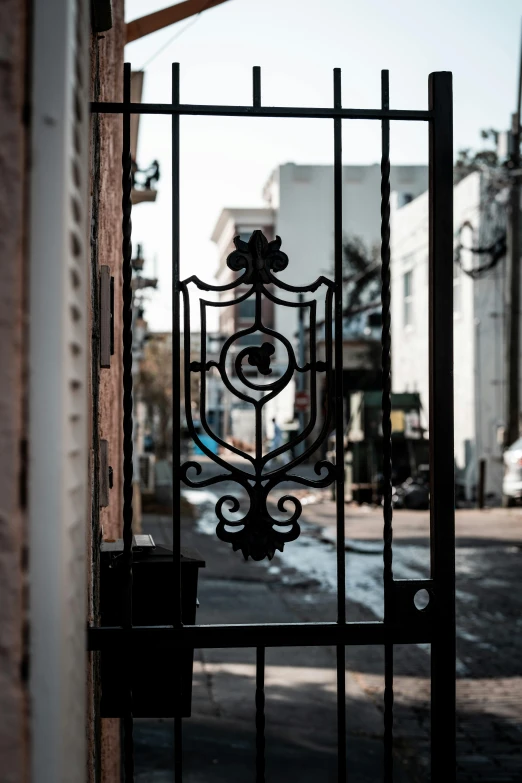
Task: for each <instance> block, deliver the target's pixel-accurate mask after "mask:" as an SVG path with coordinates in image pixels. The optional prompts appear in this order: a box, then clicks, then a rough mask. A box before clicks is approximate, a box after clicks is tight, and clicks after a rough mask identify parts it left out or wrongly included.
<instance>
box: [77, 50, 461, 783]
mask: <svg viewBox="0 0 522 783" xmlns="http://www.w3.org/2000/svg"><path fill="white" fill-rule="evenodd" d="M130 76H131V71H130V65H128V64H127V65H125V72H124V94H123V101H122V102H121V103H93V104H92V105H91V110H92V111H93V112H104V113H117V114H120V115H121V116H122V123H123V175H122V176H123V179H122V181H123V237H124V240H123V292H124V296H123V357H124V379H123V386H124V389H123V394H124V396H123V404H124V423H123V429H124V498H125V503H124V520H123V531H124V545H125V548H124V562H125V564H126V567H125V569H124V570H123V573H124V579H123V584H122V600H123V606H124V613H123V617H124V621H123V625H122V627H91V628H89V634H88V644H89V649H90V650H108V649H111V650H117V651H119V653H120V654H121V657H122V666H126V667H127V683H128V688H127V698H126V707H125V718H124V729H125V742H124V769H125V779H126V780H132V779H133V774H134V772H133V770H134V766H133V742H132V723H133V721H132V692H131V677H130V663H129V661H130V655H129V650H131V649H132V650H135V651H139V650H140V649H145V648H150V647H151V646H158V647H168V648H169V649H171V650H172V652H173V661H174V663H175V662H176V659H177V656H178V655H179V654H181V652H182V651H183V650H184V649H185V650H186V649H192V648H210V647H215V648H219V647H221V648H226V647H252V648H256V694H255V708H256V718H255V729H256V781H258V783H261V781H264V780H265V759H264V754H265V733H264V732H265V715H264V704H265V680H264V673H265V651H266V648H267V647H282V646H334V647H335V648H336V657H337V731H338V781H339V783H343V782H344V781H346V779H347V771H346V705H345V685H346V683H345V648H346V646H347V645H380V646H382V647H383V648H384V652H385V671H384V675H385V688H384V732H383V738H384V751H385V752H384V769H383V779H384V781H386V783H391V781H392V779H393V650H394V645H396V644H419V643H430V644H431V650H432V653H431V665H432V690H431V692H432V697H431V700H432V701H431V704H432V762H431V768H432V780H433V782H434V783H438V781H441V780H443V779H444V780H445V781H448V783H450V782H451V781H452V780H455V610H454V598H455V563H454V543H455V542H454V485H453V481H454V478H453V465H454V462H453V380H452V361H453V359H452V356H453V344H452V343H453V335H452V330H453V318H452V306H451V303H452V296H453V282H452V281H453V269H452V263H453V261H452V247H453V226H452V222H453V203H452V199H453V184H452V166H453V151H452V87H451V74H450V73H434V74H431V75H430V78H429V108H428V110H426V111H419V110H414V111H408V110H393V109H390V106H389V84H388V72H387V71H383V72H382V84H381V88H382V90H381V96H382V97H381V108H380V109H347V108H343V106H342V101H341V72H340V70H339V69H335V70H334V79H333V97H334V100H333V106H332V108H326V109H325V108H294V107H264V106H262V104H261V71H260V69H259V68H257V67H256V68H254V71H253V102H252V106H198V105H188V104H180V92H179V65H177V64H175V65H173V68H172V102H171V103H169V104H143V103H142V104H133V103H131V102H130ZM131 114H158V115H165V114H166V115H170V116H171V118H172V375H173V384H172V385H173V443H174V444H176V443H178V444H179V442H180V420H179V410H180V358H181V351H180V315H181V299H182V298H183V299H184V305H185V306H184V326H185V329H184V331H185V339H186V340H187V339H188V340H190V297H189V286H190V285H195V286H196V288H197V289H198V290H200V291H214V292H223V291H230V292H231V294H233V289H234V288H237V287H238V286H239V285H241V286H243V285H249V286H250V288H249V290H248V291H247V292H246V293H243V294H241V295H240V296H236V297H234V296H232V298H231V299H230V300H228V301H225V303H223V302H215V301H211V300H204V299H202V300H201V304H200V307H201V325H202V332H204V330H205V327H206V308H207V307H208V306H225V305H226V306H230V305H232V306H235V305H237V304H238V303H239V302H240V301H245V300H246V299H248V298H249V297H254V299H255V302H256V305H255V313H256V315H255V321H254V325H253V326H252V327H250V328H248V329H245V330H243V331H242V334H243V336H248V335H250V334H253V333H254V332H255V331H260V332H261V333H262V334H264V335H266V336H267V341H266V342H265V343H264V344H263V345H262V346H261V347H259V346H254V345H252V346H246V347H245V348H244V349H243V350H241V351H240V352H239V353H238V354H237V355H236V359H235V369H236V374H237V375H238V376H242V377H243V379H244V380H246V378H245V376H244V375H242V362H243V361H244V360H247V361H248V362H250V364H251V365H252V366H254V367H257V369H258V371H261V374H265V375H268V374H270V356H271V355H272V351H271V349H270V346H271V345H272V342H273V340H275V339H279V340H282V342H283V344H284V345H285V348H286V350H287V352H288V370H287V375H285V374H283V376H282V377H281V378H279V379H276V380H275V381H273V382H272V384H271V385H270V384H269V385H268V387H267V388H268V389H269V395H268V396H270V394H277V393H278V391H280V390H281V388H283V386H284V384H285V383H286V382H287V380H288V379H289V378H290V376H292V375H293V374H294V373H296V372H310V373H311V377H313V378H315V374H316V373H317V372H324V373H325V376H326V378H327V389H328V395H327V396H328V413H327V415H326V416H325V422H324V426H323V429H322V431H321V433H320V436H319V439H316V442H315V443H314V446H316V445H317V440H321V439H324V438H325V437H326V435H327V432H328V429H329V421H330V420H331V417H332V413H333V412H335V431H336V449H335V454H336V460H335V464H333V463H331V462H328V461H326V460H321V461H319V462H318V463H317V465H316V474H317V476H318V479H317V481H315V480H310V479H306V478H304V477H302V476H301V477H299V476H297V477H296V476H295V475H294V474H289V473H288V471H289V470H290V469H294V468H297V467H298V465H299V464H300V463H301V462H302V461H303V460H304V459H305V458H306V457H307V456H309V454H310V453H311V452H312V451H313V450H314V449H313V448H308V449H307V450H306V451H305V452H304V454H301V455H300V456H298V457H294V458H293V460H292V461H291V463H290V464H289V465H286V466H283V468H277V467H276V468H273V469H271V470H268V471H267V472H264V471H265V468H266V465H267V463H269V461H270V458H273V457H274V456H275V455H277V454H278V453H281V451H282V449H277V450H274V451H273V452H272V453H271V454H268V455H267V454H263V452H262V444H261V441H260V437H261V431H260V430H261V428H260V426H259V422H260V417H261V415H262V413H261V412H262V407H263V405H264V402H263V398H261V399H260V400H258V401H257V402H255V403H254V407H255V410H256V432H257V442H256V451H255V456H253V457H252V456H250V455H247V457H246V458H247V461H249V462H250V464H251V465H252V468H253V473H247V472H245V471H241V470H240V469H237V468H236V467H232V466H231V465H230V464H229V463H227V462H226V460H223V459H222V458H221V457H216V455H214V454H212V453H211V452H210V451H209V450H208V449H206V447H205V445H204V444H203V443H202V442H201V440H200V439H199V437H198V435H197V432H196V430H195V428H194V424H193V422H192V420H191V415H190V410H187V413H188V416H187V421H188V423H189V427H190V430H191V433H192V436H193V438H194V440H195V441H196V442H199V446H200V448H201V449H202V450H203V452H205V453H207V454H208V456H210V457H211V458H212V459H213V460H214V461H215V462H217V463H218V464H220V465H221V467H223V468H224V470H225V471H227V473H225V474H222V475H220V476H217V477H212V478H211V479H203V480H201V481H199V482H198V481H196V479H195V477H194V474H193V473H192V472H191V471H195V473H196V476H198V475H200V473H201V467H200V465H199V464H198V463H197V462H195V461H190V462H188V463H185V464H184V465H180V464H179V460H177V459H174V461H173V463H174V470H173V473H174V488H175V489H176V488H177V487H178V486H179V482H180V481H184V482H185V483H186V484H188V485H189V486H208V485H209V484H211V483H212V484H214V483H217V482H219V481H220V480H223V479H227V480H230V477H232V478H233V480H234V481H236V482H237V483H238V485H239V486H241V487H243V489H245V490H246V493H247V495H248V496H249V499H250V508H249V511H248V513H247V515H246V516H245V518H244V519H243V520H242V522H243V523H244V526H243V530H242V534H238V533H237V532H236V533H229V532H227V531H226V530H225V524H226V525H230V521H229V520H228V519H227V518H225V517H224V516H223V514H222V511H221V509H222V506H223V504H224V503H225V502H226V501H228V502H229V503H230V504H231V508H230V509H229V510H232V511H233V512H234V511H236V512H237V511H238V509H239V502H238V500H237V498H234V497H232V496H228V497H227V496H225V497H223V498H221V499H220V501H219V502H218V504H217V506H216V514H217V519H218V535H219V536H220V537H221V538H223V539H224V540H229V541H230V543H232V545H233V547H234V549H241V550H242V551H243V554H244V555H245V556H246V557H248V556H252V557H254V559H261V558H262V557H265V556H268V557H272V556H273V554H274V551H275V550H276V549H281V550H282V548H283V546H284V545H285V543H288V545H289V546H291V541H292V540H293V539H294V538H296V537H297V536H298V535H299V525H298V519H299V515H300V503H299V501H298V500H297V498H292V497H291V496H285V497H283V498H280V499H279V510H280V511H285V503H286V502H288V501H291V502H292V504H293V512H292V516H291V518H290V520H289V521H288V520H286V525H288V524H290V527H291V530H290V533H289V534H287V535H282V534H281V532H280V531H277V530H275V529H274V528H277V527H278V525H282V524H284V523H283V522H281V521H278V520H276V519H274V518H272V516H271V514H270V512H269V510H268V507H267V496H268V493H269V492H270V491H271V490H272V489H273V488H274V486H276V484H277V483H279V482H281V481H282V480H285V479H288V477H290V478H292V480H296V481H297V482H298V483H301V484H304V485H309V486H310V485H311V486H327V485H328V484H329V483H332V482H335V485H336V513H337V524H336V533H337V546H336V551H337V621H336V622H324V623H293V624H280V623H267V624H247V625H221V624H213V625H194V626H189V625H186V626H183V624H182V616H181V599H180V595H181V567H180V554H181V552H180V525H179V520H180V503H179V500H180V494H179V493H178V492H176V491H174V493H173V495H174V500H173V514H172V531H173V549H174V558H173V568H174V577H175V578H174V584H175V585H176V586H178V587H177V592H176V594H175V595H174V596H173V600H174V621H173V625H172V626H154V627H136V626H133V625H132V494H131V491H129V487H130V488H132V352H131V341H132V331H131V329H132V326H131V321H129V316H130V303H131V299H130V298H129V297H130V292H131V250H130V248H131V244H130V243H131V197H130V184H129V183H130V171H131V152H130V115H131ZM181 115H200V116H230V117H236V116H242V117H248V116H250V117H289V118H311V117H316V118H317V117H318V118H328V119H331V120H332V121H333V142H334V245H335V254H334V278H333V280H329V279H328V278H325V277H321V278H319V279H318V280H317V281H315V282H313V283H311V284H310V285H308V286H289V285H288V284H286V283H284V282H283V281H281V280H279V279H278V278H277V272H278V271H280V270H281V269H283V268H284V266H286V263H288V259H287V257H286V255H285V253H284V250H281V240H280V239H279V238H277V239H276V240H274V241H273V242H271V243H268V242H267V241H266V239H265V238H264V237H263V236H262V235H261V233H260V232H255V233H254V234H253V236H252V237H251V240H250V242H249V243H248V244H246V243H243V242H241V240H239V238H238V239H237V240H236V251H235V252H234V253H232V254H231V256H229V266H230V267H231V268H232V269H233V270H235V271H238V272H241V274H240V277H239V278H238V279H236V280H234V281H233V282H232V283H231V284H230V285H225V286H212V285H209V284H208V283H205V282H204V281H201V280H199V279H198V278H196V277H191V278H188V279H187V280H184V281H181V280H180V246H179V231H180V212H179V185H180V176H179V175H180V165H179V164H180V134H179V125H180V116H181ZM347 119H353V120H357V119H371V120H378V121H380V122H381V132H382V137H381V141H382V151H381V280H382V285H381V303H382V315H383V319H382V321H383V326H382V429H383V464H384V468H383V473H384V503H383V569H384V570H383V575H384V619H383V621H382V622H381V621H372V622H347V621H346V581H345V545H344V544H345V542H344V536H345V527H344V444H343V434H344V420H343V419H344V417H343V407H344V405H343V399H344V395H343V378H342V372H341V371H339V370H340V368H341V367H342V364H343V314H342V310H343V307H342V122H343V120H347ZM393 120H409V121H422V122H428V123H429V128H430V158H429V168H430V182H429V201H430V227H429V237H430V257H429V273H430V294H429V296H430V307H429V323H430V370H429V372H430V430H429V434H430V468H431V471H430V472H431V478H430V480H431V493H430V495H431V504H430V506H431V508H430V520H431V543H430V548H431V578H430V579H425V580H419V579H416V580H396V579H394V578H393V568H392V554H393V552H392V514H393V510H392V502H391V499H392V485H391V478H392V474H391V465H392V452H391V398H390V395H391V324H390V225H389V222H390V205H389V200H390V151H389V140H390V121H393ZM283 240H284V238H283ZM283 247H284V245H283ZM291 261H292V259H290V263H291ZM242 270H244V271H243V272H242ZM322 286H323V287H324V288H325V307H326V314H327V315H330V314H331V313H332V310H333V333H332V319H331V318H325V321H327V322H328V325H327V326H326V357H325V361H318V360H317V357H316V355H315V353H314V352H313V351H312V352H311V354H310V361H309V362H308V363H307V365H306V367H303V366H299V365H298V364H297V360H296V358H295V355H294V352H293V348H292V346H291V345H290V343H289V342H288V340H286V338H284V336H283V335H281V334H278V333H277V332H275V331H274V330H272V329H269V328H267V327H265V326H264V325H263V324H262V319H261V307H260V299H261V297H262V296H265V297H267V298H269V299H271V301H272V302H273V303H274V305H275V306H278V307H281V306H292V307H300V306H304V307H308V308H309V309H310V314H311V319H312V323H313V319H314V318H315V303H314V301H313V300H310V301H306V302H304V301H301V302H299V301H293V300H288V299H286V300H285V299H283V298H281V297H280V296H278V295H276V294H275V293H274V291H275V290H276V289H277V288H278V287H279V288H282V289H286V291H288V292H291V293H297V292H301V293H305V292H306V293H309V294H310V293H315V292H316V291H317V290H318V289H319V288H320V287H322ZM311 333H312V330H311V329H310V334H311ZM239 334H240V333H236V334H235V335H233V336H232V337H231V338H230V339H229V340H228V341H227V343H226V344H225V346H224V347H223V349H222V352H221V355H220V358H219V361H217V362H215V361H207V356H206V347H205V345H204V340H202V354H201V357H200V361H199V362H192V361H191V359H190V350H185V360H186V367H185V369H186V372H185V383H186V384H187V386H186V392H187V393H186V394H185V397H186V399H188V403H189V405H190V373H191V372H192V373H199V375H200V379H201V387H202V399H203V404H202V407H203V409H204V406H205V389H206V374H207V372H208V371H209V370H211V369H212V368H215V369H217V371H218V372H219V375H220V377H221V379H222V381H223V382H224V383H225V385H226V386H227V388H229V389H230V388H231V385H230V379H229V378H227V367H226V364H227V362H226V354H227V351H228V349H229V348H230V346H231V344H232V342H233V341H234V340H236V339H237V338H238V335H239ZM268 338H270V339H268ZM129 340H130V342H129ZM285 341H286V342H285ZM267 346H268V347H267ZM188 347H189V348H190V344H189V345H188ZM272 347H273V346H272ZM314 350H315V349H314ZM245 385H246V386H247V387H250V388H251V389H253V390H256V391H260V389H261V388H264V387H263V385H262V384H254V383H253V382H250V381H248V382H247V383H246V384H245ZM233 391H234V393H236V394H237V390H233ZM249 401H250V400H249ZM435 401H436V405H435V404H434V402H435ZM314 405H315V401H314ZM312 416H315V409H314V410H313V412H312ZM203 420H204V425H203V426H204V428H205V430H206V432H207V433H209V434H211V436H212V437H214V438H216V436H215V433H213V432H212V430H211V429H210V427H209V425H208V422H207V421H206V420H205V414H204V415H203ZM312 429H313V427H309V431H310V432H311V431H312ZM304 437H305V436H304V435H302V433H301V440H304ZM217 440H218V441H219V439H217ZM298 440H299V436H298ZM220 442H221V444H222V446H223V447H224V448H228V449H229V450H230V451H231V452H235V453H240V450H238V449H237V448H235V447H233V448H231V447H230V444H228V443H226V442H224V441H220ZM189 473H190V475H189ZM260 504H261V509H262V511H261V514H260V513H259V506H260ZM238 525H239V523H236V527H237V526H238ZM232 527H234V524H233V523H232ZM420 589H426V590H427V591H428V592H429V594H430V602H429V604H428V607H427V608H426V609H425V610H423V611H422V612H420V611H418V610H417V609H416V608H415V606H414V602H413V599H414V596H415V594H416V593H417V592H418V590H420ZM178 668H179V667H178ZM178 680H179V681H178V686H177V687H178V692H177V694H173V698H174V699H178V700H179V699H180V694H181V679H180V678H178ZM174 739H175V742H174V744H175V769H174V771H175V779H176V781H181V780H182V772H183V763H182V721H181V718H175V730H174Z"/></svg>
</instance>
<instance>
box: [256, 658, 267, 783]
mask: <svg viewBox="0 0 522 783" xmlns="http://www.w3.org/2000/svg"><path fill="white" fill-rule="evenodd" d="M256 783H265V648H264V647H257V648H256Z"/></svg>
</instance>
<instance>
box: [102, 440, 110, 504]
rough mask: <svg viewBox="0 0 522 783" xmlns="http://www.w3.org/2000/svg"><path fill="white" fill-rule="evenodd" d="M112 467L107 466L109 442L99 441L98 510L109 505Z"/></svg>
mask: <svg viewBox="0 0 522 783" xmlns="http://www.w3.org/2000/svg"><path fill="white" fill-rule="evenodd" d="M112 484H113V475H112V467H111V466H110V465H109V441H108V440H100V493H99V498H100V508H105V507H106V506H108V505H109V490H110V489H112Z"/></svg>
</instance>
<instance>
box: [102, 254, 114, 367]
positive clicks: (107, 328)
mask: <svg viewBox="0 0 522 783" xmlns="http://www.w3.org/2000/svg"><path fill="white" fill-rule="evenodd" d="M113 353H114V277H111V270H110V267H109V266H102V267H100V366H101V367H102V368H109V367H110V366H111V356H112V354H113Z"/></svg>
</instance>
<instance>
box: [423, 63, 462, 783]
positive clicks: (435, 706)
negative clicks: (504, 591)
mask: <svg viewBox="0 0 522 783" xmlns="http://www.w3.org/2000/svg"><path fill="white" fill-rule="evenodd" d="M452 103H453V99H452V75H451V73H449V72H441V73H432V74H430V77H429V109H430V111H431V112H432V113H433V117H432V120H431V122H430V131H429V133H430V138H429V147H430V169H429V208H430V209H429V213H430V214H429V339H430V348H429V389H430V395H429V397H430V405H429V439H430V485H431V486H430V531H431V576H432V578H433V579H434V582H435V590H434V595H435V604H436V605H435V617H434V629H433V642H432V645H431V727H432V740H431V775H432V780H433V781H439V780H444V781H445V782H446V783H451V781H455V774H456V770H455V767H456V714H455V713H456V688H455V675H456V669H455V662H456V641H455V467H454V450H453V106H452Z"/></svg>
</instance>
